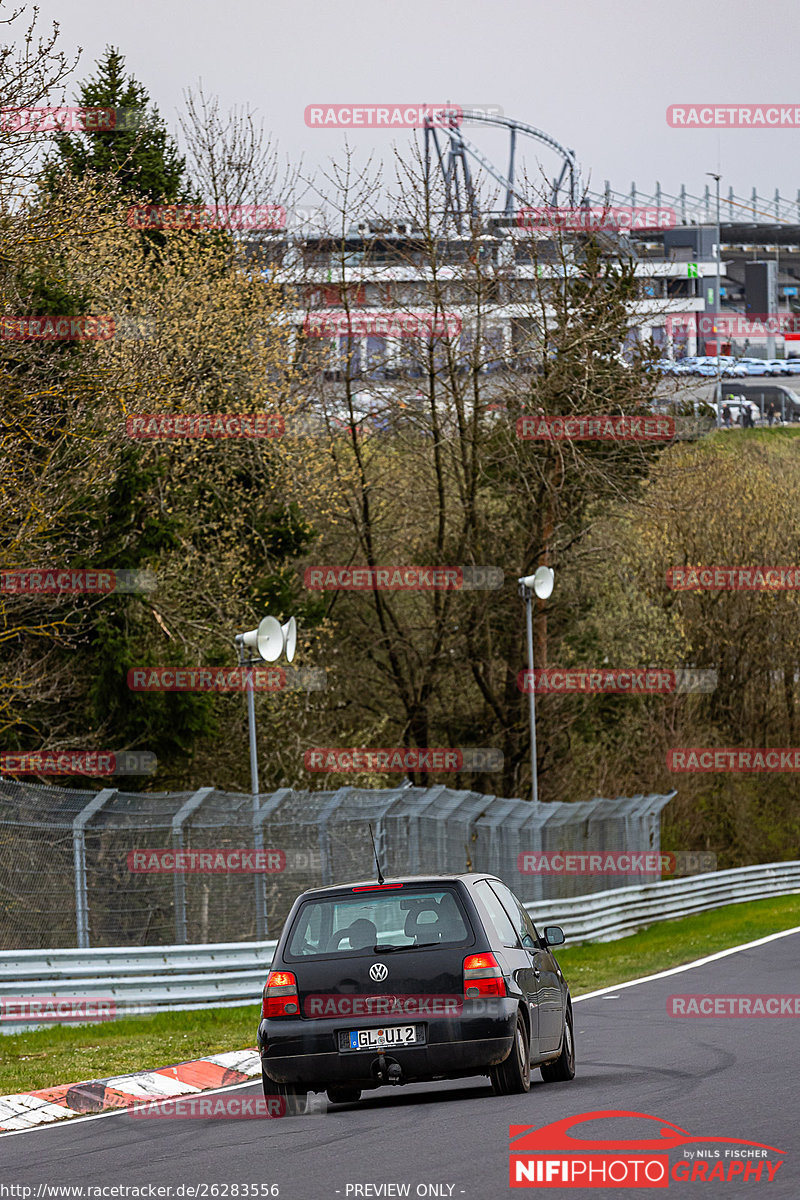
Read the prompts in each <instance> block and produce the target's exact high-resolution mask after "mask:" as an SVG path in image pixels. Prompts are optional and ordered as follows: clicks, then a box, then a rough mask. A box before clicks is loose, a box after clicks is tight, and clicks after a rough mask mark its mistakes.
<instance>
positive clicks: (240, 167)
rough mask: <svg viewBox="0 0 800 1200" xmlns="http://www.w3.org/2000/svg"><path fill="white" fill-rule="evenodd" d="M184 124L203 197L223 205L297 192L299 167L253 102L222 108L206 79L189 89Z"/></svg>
mask: <svg viewBox="0 0 800 1200" xmlns="http://www.w3.org/2000/svg"><path fill="white" fill-rule="evenodd" d="M184 98H185V103H186V115H185V116H181V117H180V118H179V119H180V126H181V130H182V132H183V136H184V139H185V141H186V148H187V159H188V163H189V169H190V173H191V176H192V178H193V179H194V181H195V183H196V184H197V186H198V188H199V189H200V191H201V193H202V196H203V199H204V200H206V201H208V202H209V203H213V204H214V205H217V206H224V207H228V206H231V207H233V206H237V205H240V204H285V203H286V202H287V200H288V198H289V197H290V196H291V195H293V194H294V188H295V184H296V181H297V174H298V169H299V168H294V167H292V166H291V165H290V163H289V161H288V159H287V160H286V162H282V161H281V159H280V156H279V153H278V150H277V148H276V146H274V145H273V143H272V141H271V140H270V137H269V135H268V134H267V133H265V131H264V124H263V121H259V120H258V119H257V117H256V115H255V113H254V112H253V111H251V109H250V107H249V106H247V107H241V106H235V107H234V108H231V109H229V110H228V112H227V114H224V115H223V114H222V113H221V112H220V107H219V99H218V98H217V97H216V96H206V94H205V93H204V91H203V85H202V83H200V84H199V85H198V88H197V91H196V92H194V91H192V89H191V88H189V89H187V91H186V92H185V93H184Z"/></svg>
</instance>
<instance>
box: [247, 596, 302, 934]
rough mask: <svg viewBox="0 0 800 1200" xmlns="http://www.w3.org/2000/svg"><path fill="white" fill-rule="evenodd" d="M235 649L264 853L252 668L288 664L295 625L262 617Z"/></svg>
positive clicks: (260, 886) (257, 834)
mask: <svg viewBox="0 0 800 1200" xmlns="http://www.w3.org/2000/svg"><path fill="white" fill-rule="evenodd" d="M235 641H236V649H237V650H238V652H239V666H240V667H243V668H245V669H246V670H247V682H246V686H245V691H246V693H247V723H248V731H249V740H250V790H251V791H252V793H253V833H254V838H255V842H256V845H255V849H256V850H260V849H263V846H262V845H260V844H259V843H260V841H261V825H260V823H259V822H258V820H257V818H258V807H259V805H258V794H259V787H258V752H257V747H256V704H255V697H254V696H253V671H252V668H253V665H254V664H255V663H256V662H258V660H259V659H262V660H263V661H264V662H277V661H278V659H279V658H280V657H281V655H285V656H286V661H287V662H291V661H292V659H293V658H294V655H295V650H296V649H297V622H296V621H295V619H294V617H290V618H289V620H288V621H287V622H286V624H285V625H281V624H280V623H279V622H278V621H277V620H276V618H275V617H264V619H263V621H261V623H260V624H259V625H258V628H257V629H250V630H248V631H247V633H237V635H236V638H235ZM264 883H265V881H264V877H263V875H258V874H257V875H256V876H255V885H256V937H257V938H258V939H259V941H263V940H264V938H265V937H266V936H267V896H266V891H265V888H264Z"/></svg>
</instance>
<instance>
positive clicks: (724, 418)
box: [722, 404, 731, 429]
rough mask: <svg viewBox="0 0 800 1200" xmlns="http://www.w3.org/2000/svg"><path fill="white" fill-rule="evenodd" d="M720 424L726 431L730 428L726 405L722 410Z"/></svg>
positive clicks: (728, 409)
mask: <svg viewBox="0 0 800 1200" xmlns="http://www.w3.org/2000/svg"><path fill="white" fill-rule="evenodd" d="M722 424H723V425H724V426H725V428H726V429H730V427H731V410H730V408H729V407H728V405H727V404H726V405H725V407H724V408H723V410H722Z"/></svg>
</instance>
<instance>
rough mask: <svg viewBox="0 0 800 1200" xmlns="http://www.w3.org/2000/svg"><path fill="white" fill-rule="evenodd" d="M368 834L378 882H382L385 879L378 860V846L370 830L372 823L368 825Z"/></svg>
mask: <svg viewBox="0 0 800 1200" xmlns="http://www.w3.org/2000/svg"><path fill="white" fill-rule="evenodd" d="M369 836H370V837H371V838H372V853H373V854H374V855H375V866H376V867H377V868H378V883H380V884H383V883H385V882H386V880H385V879H384V878H383V871H382V870H381V864H380V862H379V861H378V847H377V846H376V845H375V834H374V833H373V832H372V823H371V822H370V825H369Z"/></svg>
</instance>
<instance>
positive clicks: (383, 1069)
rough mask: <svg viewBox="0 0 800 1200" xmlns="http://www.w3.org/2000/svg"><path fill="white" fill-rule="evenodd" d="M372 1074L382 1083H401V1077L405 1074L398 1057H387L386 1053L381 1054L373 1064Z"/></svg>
mask: <svg viewBox="0 0 800 1200" xmlns="http://www.w3.org/2000/svg"><path fill="white" fill-rule="evenodd" d="M371 1070H372V1074H373V1075H374V1077H375V1078H376V1079H379V1080H380V1081H381V1083H400V1077H401V1076H402V1074H403V1068H402V1067H401V1066H400V1063H399V1062H398V1061H397V1059H394V1058H387V1057H386V1055H385V1054H379V1055H378V1057H377V1058H376V1059H375V1061H374V1062H373V1064H372V1067H371Z"/></svg>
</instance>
